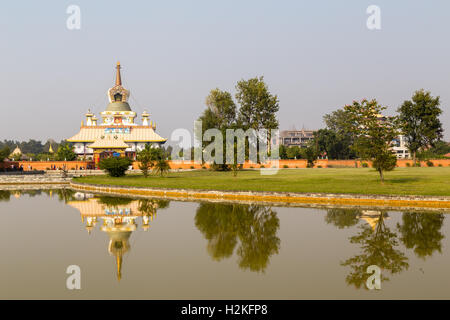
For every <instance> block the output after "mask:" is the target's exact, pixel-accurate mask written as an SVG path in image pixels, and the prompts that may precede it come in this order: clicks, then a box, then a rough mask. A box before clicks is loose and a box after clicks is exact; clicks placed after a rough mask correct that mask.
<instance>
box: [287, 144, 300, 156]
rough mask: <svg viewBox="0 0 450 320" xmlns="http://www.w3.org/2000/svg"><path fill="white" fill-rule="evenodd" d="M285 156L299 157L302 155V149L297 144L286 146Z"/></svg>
mask: <svg viewBox="0 0 450 320" xmlns="http://www.w3.org/2000/svg"><path fill="white" fill-rule="evenodd" d="M286 157H287V158H288V159H300V158H301V157H302V150H301V148H300V147H299V146H290V147H288V148H286Z"/></svg>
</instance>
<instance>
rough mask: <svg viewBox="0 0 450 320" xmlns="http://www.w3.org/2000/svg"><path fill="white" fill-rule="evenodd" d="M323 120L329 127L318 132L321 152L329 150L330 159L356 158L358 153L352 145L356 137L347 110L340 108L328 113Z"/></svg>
mask: <svg viewBox="0 0 450 320" xmlns="http://www.w3.org/2000/svg"><path fill="white" fill-rule="evenodd" d="M323 120H324V122H325V124H326V126H327V128H326V129H322V130H325V131H321V130H319V132H318V133H316V135H317V139H318V140H319V142H318V144H319V148H321V152H324V151H325V152H327V155H328V158H330V159H354V158H355V157H356V155H355V152H354V150H352V148H351V146H352V145H353V142H354V139H355V137H354V134H353V132H352V130H351V123H350V118H349V116H348V113H347V111H346V110H345V109H338V110H336V111H333V112H332V113H330V114H326V115H325V116H324V117H323Z"/></svg>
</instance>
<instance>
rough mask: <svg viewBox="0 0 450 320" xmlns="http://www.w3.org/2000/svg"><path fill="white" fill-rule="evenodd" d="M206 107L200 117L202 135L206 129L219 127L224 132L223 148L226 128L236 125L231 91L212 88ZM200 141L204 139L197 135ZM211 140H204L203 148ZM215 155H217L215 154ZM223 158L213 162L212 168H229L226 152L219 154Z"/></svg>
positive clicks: (234, 106) (234, 105) (221, 169)
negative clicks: (217, 162)
mask: <svg viewBox="0 0 450 320" xmlns="http://www.w3.org/2000/svg"><path fill="white" fill-rule="evenodd" d="M205 104H206V109H205V110H204V111H203V113H202V115H201V116H200V117H199V119H198V120H199V121H201V122H202V132H201V134H202V136H203V134H204V133H205V131H206V130H209V129H217V130H220V132H221V133H222V136H223V137H224V139H223V148H224V149H225V147H226V139H225V137H226V130H227V129H233V128H235V127H236V104H235V103H234V101H233V97H232V96H231V94H230V93H229V92H226V91H221V90H219V89H218V88H216V89H213V90H211V92H210V93H209V95H208V96H207V97H206V102H205ZM197 139H198V141H203V139H201V137H197ZM209 143H210V142H207V141H203V146H202V150H203V149H204V148H205V147H206V146H207V145H208V144H209ZM213 156H216V154H214V155H213ZM217 157H219V158H221V163H219V164H216V163H213V164H212V166H211V168H212V169H213V170H219V171H224V170H229V169H230V168H229V166H228V165H227V164H226V161H225V152H223V153H222V154H221V155H217Z"/></svg>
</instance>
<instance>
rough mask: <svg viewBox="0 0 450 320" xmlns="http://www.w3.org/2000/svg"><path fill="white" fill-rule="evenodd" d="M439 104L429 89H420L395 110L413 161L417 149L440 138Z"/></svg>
mask: <svg viewBox="0 0 450 320" xmlns="http://www.w3.org/2000/svg"><path fill="white" fill-rule="evenodd" d="M439 105H440V98H439V97H435V98H434V97H432V96H431V93H430V92H429V91H425V90H423V89H421V90H418V91H416V92H415V93H414V95H413V96H412V100H406V101H405V102H403V104H402V105H401V106H400V107H399V108H398V110H397V111H398V113H399V120H400V126H401V129H402V132H403V134H404V135H405V137H406V140H407V143H408V148H409V150H410V151H411V153H412V155H413V160H414V163H415V162H416V153H417V152H418V151H420V150H423V149H425V148H428V147H432V146H434V145H435V144H436V142H438V141H439V140H440V139H441V138H442V133H443V129H442V123H441V121H440V120H439V116H440V114H441V113H442V110H441V108H440V107H439Z"/></svg>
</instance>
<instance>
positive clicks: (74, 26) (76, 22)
mask: <svg viewBox="0 0 450 320" xmlns="http://www.w3.org/2000/svg"><path fill="white" fill-rule="evenodd" d="M66 13H67V14H69V16H68V17H67V20H66V27H67V29H69V30H80V29H81V9H80V7H79V6H77V5H75V4H71V5H70V6H68V7H67V9H66Z"/></svg>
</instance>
